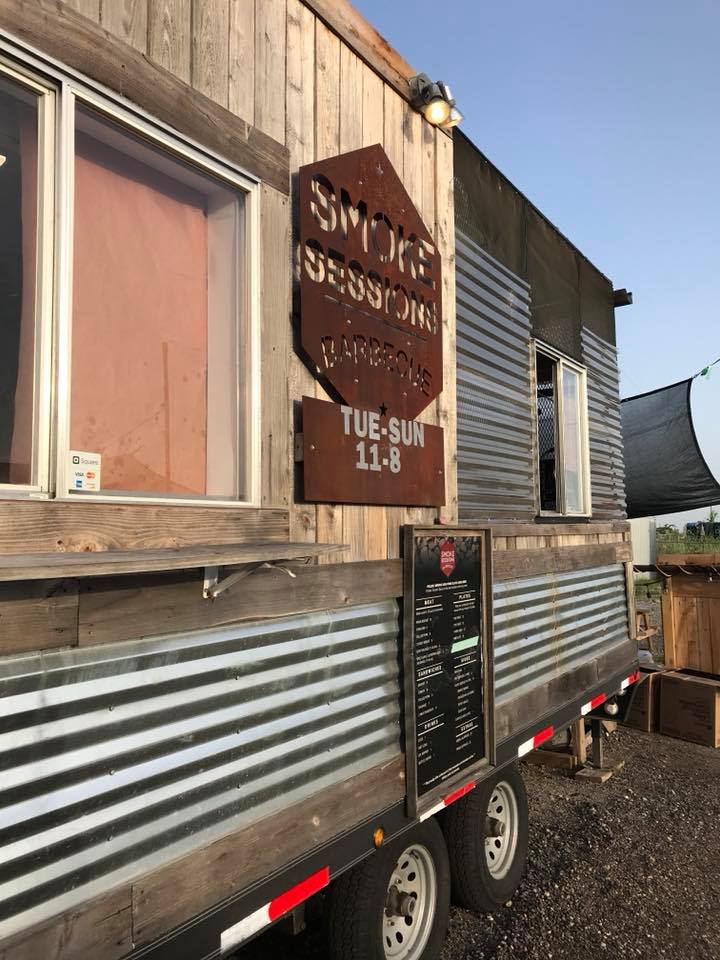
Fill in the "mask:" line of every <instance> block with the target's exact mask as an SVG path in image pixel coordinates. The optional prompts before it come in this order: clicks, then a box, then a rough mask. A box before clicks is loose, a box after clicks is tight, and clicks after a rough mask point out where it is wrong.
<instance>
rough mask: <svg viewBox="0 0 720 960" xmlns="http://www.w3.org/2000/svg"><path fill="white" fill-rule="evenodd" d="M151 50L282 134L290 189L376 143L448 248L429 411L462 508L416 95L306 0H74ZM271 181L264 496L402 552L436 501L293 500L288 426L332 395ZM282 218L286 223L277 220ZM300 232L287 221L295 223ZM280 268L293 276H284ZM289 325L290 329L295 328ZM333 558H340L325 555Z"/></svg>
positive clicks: (448, 314) (357, 556) (448, 158)
mask: <svg viewBox="0 0 720 960" xmlns="http://www.w3.org/2000/svg"><path fill="white" fill-rule="evenodd" d="M67 4H68V6H71V7H73V8H74V9H76V10H78V11H80V12H81V13H83V14H85V15H86V16H88V17H90V18H91V19H93V20H95V21H96V22H100V21H101V22H102V26H103V27H104V28H105V29H107V30H108V31H109V32H110V33H112V34H114V35H115V36H117V37H119V38H121V39H123V40H125V41H126V42H128V43H131V44H132V45H133V46H135V47H137V48H138V49H140V50H142V51H143V52H146V53H147V56H148V58H149V59H150V60H153V61H155V62H156V63H158V64H160V65H161V66H163V67H164V68H165V69H167V70H169V71H170V72H171V73H173V74H175V75H176V76H178V77H179V78H181V79H182V80H184V81H189V82H190V83H191V84H192V86H193V87H195V88H196V89H197V90H199V91H201V92H202V93H204V94H205V95H206V96H208V97H210V98H211V99H212V100H214V101H215V102H216V103H218V104H220V105H221V106H223V107H227V108H228V109H229V110H230V111H231V112H232V113H234V114H236V115H237V116H240V117H242V119H243V120H246V121H247V122H248V123H251V124H253V125H254V126H256V127H258V128H259V129H260V130H262V131H263V132H264V133H266V134H268V135H269V136H271V137H273V138H274V139H275V140H278V141H279V142H281V143H284V144H285V145H286V146H287V148H288V149H289V151H290V158H291V177H292V178H293V190H295V184H296V180H297V177H296V174H297V170H298V168H299V167H300V166H301V165H302V164H304V163H309V162H311V161H312V160H313V159H319V158H322V157H328V156H332V155H334V154H337V153H339V152H341V151H346V150H352V149H354V148H357V147H360V146H364V145H370V144H373V143H381V144H382V145H383V147H384V148H385V150H386V152H387V154H388V156H389V157H390V160H391V161H392V164H393V166H394V167H395V168H396V170H397V171H398V173H400V175H401V176H402V178H403V180H404V182H405V185H406V187H407V189H408V192H409V194H410V196H411V197H412V199H413V202H414V204H415V206H416V207H417V208H418V210H419V211H420V213H421V214H422V216H423V218H424V219H425V221H426V223H427V225H428V228H429V229H430V231H431V232H432V233H433V235H434V236H435V240H436V243H437V244H438V248H439V249H440V250H441V252H442V254H443V265H444V272H443V315H444V322H443V346H444V350H445V362H444V377H445V387H444V391H443V394H442V395H441V396H440V398H439V399H438V401H437V402H436V403H434V404H433V405H432V406H431V407H429V408H428V409H427V410H425V411H424V413H423V414H422V415H421V416H420V419H421V420H424V421H425V422H427V423H440V424H441V426H443V428H444V429H445V450H446V468H445V471H446V477H447V505H446V506H445V507H444V508H443V509H442V510H441V511H440V515H441V516H442V518H443V519H444V520H449V521H452V520H455V519H456V517H457V491H456V480H455V454H454V450H455V385H454V380H455V372H454V371H455V302H454V301H455V296H454V286H455V281H454V276H453V269H454V265H453V261H454V251H453V245H454V209H453V194H452V175H453V171H452V141H451V140H450V138H449V137H446V136H445V135H444V134H440V133H437V132H436V131H435V129H434V128H433V127H431V126H430V125H429V124H427V123H426V122H425V120H423V119H422V118H421V117H420V115H419V114H417V113H416V112H415V111H413V110H412V109H410V107H409V106H408V104H407V102H406V101H405V100H404V99H403V98H402V97H401V96H400V95H399V94H398V93H397V92H396V90H395V89H394V88H393V87H392V86H391V85H389V84H388V83H386V82H384V81H383V79H382V78H381V77H380V76H379V75H378V74H377V73H376V72H375V71H374V70H373V69H372V68H371V67H369V66H368V65H367V62H366V61H365V60H363V59H362V58H361V56H358V53H357V52H356V51H355V50H353V49H351V48H350V47H349V46H348V45H347V44H346V43H345V42H343V41H342V40H341V39H340V38H339V37H338V35H337V34H335V33H334V32H333V31H332V30H331V29H330V28H329V27H328V26H327V25H326V23H325V22H323V21H322V20H320V19H319V18H318V17H317V16H316V15H315V13H314V12H313V10H312V9H311V7H312V5H307V4H305V3H304V2H302V0H117V2H112V3H110V2H105V3H102V4H101V3H100V2H99V0H67ZM296 202H297V201H296V198H295V195H293V200H292V203H290V204H289V203H287V202H284V203H283V201H282V200H281V198H280V197H279V196H278V195H277V194H276V192H275V191H274V190H272V189H269V188H265V189H264V190H263V197H262V203H263V215H262V231H263V251H262V252H263V268H262V278H263V279H262V286H263V305H262V367H263V381H264V382H263V386H262V393H263V415H262V416H263V424H262V449H263V468H262V503H263V505H264V506H288V507H289V508H290V533H291V537H292V538H293V539H297V540H308V541H313V540H317V541H318V542H341V541H342V542H347V543H350V544H351V546H352V550H351V553H350V555H345V556H344V557H343V558H342V559H344V560H372V559H383V558H385V557H388V556H390V557H394V556H398V553H399V538H398V531H399V528H400V525H401V524H402V523H405V522H424V523H428V522H432V521H433V519H434V518H435V517H436V516H437V515H438V511H437V510H434V509H428V508H426V509H420V508H410V509H403V508H399V507H387V508H386V507H369V506H368V507H364V506H346V507H343V506H341V505H337V504H320V505H318V506H314V505H311V504H296V503H295V491H294V489H293V477H294V470H295V468H294V465H293V443H292V439H293V433H294V430H295V429H296V427H298V426H299V423H298V416H299V413H298V407H299V402H300V400H301V398H302V396H303V395H306V394H309V395H313V394H315V395H316V396H319V397H324V396H326V394H325V391H324V390H323V389H322V387H321V386H320V385H319V384H317V383H316V381H315V380H314V377H313V375H312V374H311V373H310V372H309V371H308V369H307V368H306V366H305V365H304V364H303V362H302V361H301V360H300V359H299V357H298V356H297V355H296V353H295V351H294V349H292V345H293V344H297V330H296V325H297V318H296V317H295V318H293V315H292V309H291V285H290V276H289V274H290V267H289V265H288V249H289V247H288V237H291V239H292V253H291V255H292V256H293V258H294V260H293V262H294V272H295V276H296V277H297V271H298V263H297V250H296V241H297V227H296V223H295V222H294V218H295V211H294V209H293V208H294V205H295V204H296ZM283 216H284V217H285V218H286V222H287V230H286V231H285V232H283V227H282V224H281V223H280V220H281V219H282V217H283ZM291 230H292V232H291V233H290V231H291ZM280 278H283V279H284V278H287V283H286V285H285V286H283V284H282V283H279V282H278V280H279V279H280ZM294 325H295V329H294ZM326 559H327V560H329V561H332V560H333V559H339V558H332V557H329V558H326Z"/></svg>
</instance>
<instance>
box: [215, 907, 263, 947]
mask: <svg viewBox="0 0 720 960" xmlns="http://www.w3.org/2000/svg"><path fill="white" fill-rule="evenodd" d="M269 910H270V904H269V903H266V904H265V906H264V907H260V909H259V910H256V911H255V913H251V914H250V916H248V917H245V919H244V920H240V921H239V922H238V923H235V924H233V926H232V927H228V928H227V930H223V932H222V933H221V934H220V952H221V953H227V951H228V950H232V949H233V947H237V946H238V944H240V943H244V942H245V940H248V939H249V938H250V937H252V936H253V934H255V933H257V932H258V930H262V928H263V927H266V926H267V925H268V924H269V923H270V912H269Z"/></svg>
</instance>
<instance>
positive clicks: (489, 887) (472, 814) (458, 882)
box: [440, 765, 528, 913]
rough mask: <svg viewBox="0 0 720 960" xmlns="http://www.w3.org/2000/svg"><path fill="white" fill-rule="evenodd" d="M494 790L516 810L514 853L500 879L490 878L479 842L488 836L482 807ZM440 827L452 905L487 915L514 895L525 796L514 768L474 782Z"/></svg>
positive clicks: (523, 847) (521, 868) (522, 857)
mask: <svg viewBox="0 0 720 960" xmlns="http://www.w3.org/2000/svg"><path fill="white" fill-rule="evenodd" d="M498 784H504V785H506V787H507V788H509V789H510V790H512V792H513V794H514V796H515V802H516V805H517V840H516V845H515V851H514V854H512V856H511V859H510V860H509V865H508V867H507V872H506V873H505V874H504V876H502V877H497V876H493V874H492V873H491V872H490V868H489V866H488V862H487V858H486V855H485V841H486V839H488V838H489V837H490V836H492V834H490V833H489V832H488V830H487V820H488V807H489V804H490V801H491V799H492V798H493V796H497V794H496V792H495V791H496V787H497V786H498ZM503 789H505V788H503ZM498 809H500V808H498ZM440 822H441V826H442V829H443V833H444V834H445V840H446V842H447V847H448V853H449V855H450V874H451V877H452V897H453V903H456V904H457V905H458V906H460V907H465V908H466V909H468V910H474V911H476V912H477V913H493V912H494V911H495V910H497V909H498V907H501V906H502V905H503V904H504V903H506V902H507V900H509V899H510V897H512V895H513V894H514V893H515V891H516V890H517V888H518V886H519V885H520V882H521V880H522V878H523V876H524V875H525V869H526V867H527V846H528V804H527V793H526V792H525V783H524V782H523V778H522V776H521V775H520V771H519V770H518V768H517V765H513V766H512V767H506V768H505V769H504V770H501V771H499V772H498V773H496V774H495V775H494V776H492V777H489V778H488V779H487V780H482V781H480V783H479V784H478V785H477V787H476V788H475V789H474V790H472V791H471V792H470V793H469V794H468V795H467V796H466V797H463V798H462V799H461V800H457V801H456V802H455V803H454V804H453V805H452V806H451V807H450V808H449V809H448V810H446V811H445V812H444V813H443V814H442V816H441V819H440Z"/></svg>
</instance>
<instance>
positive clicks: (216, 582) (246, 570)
mask: <svg viewBox="0 0 720 960" xmlns="http://www.w3.org/2000/svg"><path fill="white" fill-rule="evenodd" d="M262 567H267V568H268V569H272V568H274V569H276V570H282V572H283V573H286V574H287V575H288V576H289V577H292V578H293V580H294V579H295V578H296V577H297V574H295V573H293V571H292V570H291V569H290V568H289V567H286V566H284V565H283V564H281V563H277V562H276V561H268V560H264V561H262V562H260V563H248V564H247V565H246V566H244V567H243V568H242V570H236V571H235V572H234V573H230V574H228V576H227V577H224V578H223V579H222V580H221V579H220V569H221V568H220V567H205V577H204V579H203V597H204V598H205V599H206V600H216V599H217V598H218V597H219V596H220V594H222V593H224V592H225V591H226V590H228V589H229V588H230V587H234V586H235V584H237V583H240V582H241V581H242V580H245V579H246V578H247V577H249V576H250V574H252V573H255V571H256V570H260V569H261V568H262Z"/></svg>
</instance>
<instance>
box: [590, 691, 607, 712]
mask: <svg viewBox="0 0 720 960" xmlns="http://www.w3.org/2000/svg"><path fill="white" fill-rule="evenodd" d="M606 700H607V697H606V696H605V694H604V693H599V694H598V695H597V696H596V697H593V698H592V700H591V701H590V709H591V710H594V709H595V707H599V706H600V704H601V703H605V701H606Z"/></svg>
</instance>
